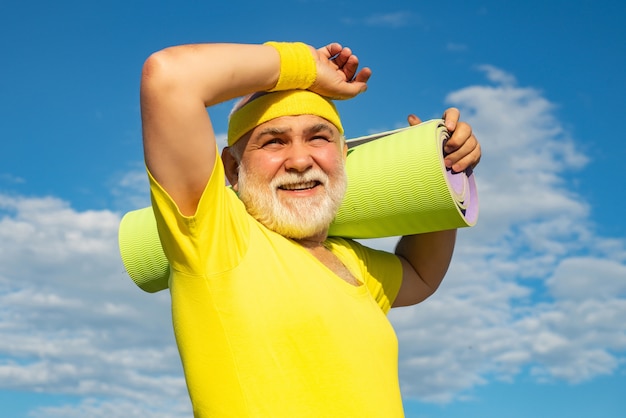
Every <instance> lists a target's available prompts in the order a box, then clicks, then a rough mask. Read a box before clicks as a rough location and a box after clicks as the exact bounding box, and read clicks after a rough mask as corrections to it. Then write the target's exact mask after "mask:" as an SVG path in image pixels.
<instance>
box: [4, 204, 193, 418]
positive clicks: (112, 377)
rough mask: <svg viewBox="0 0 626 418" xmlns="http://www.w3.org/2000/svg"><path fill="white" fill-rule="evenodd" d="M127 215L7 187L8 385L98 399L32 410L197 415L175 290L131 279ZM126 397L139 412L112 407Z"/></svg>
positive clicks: (52, 413)
mask: <svg viewBox="0 0 626 418" xmlns="http://www.w3.org/2000/svg"><path fill="white" fill-rule="evenodd" d="M119 221H120V218H119V215H118V214H115V213H113V212H109V211H85V212H77V211H75V210H73V209H72V208H71V207H70V206H69V205H68V204H67V203H66V202H63V201H61V200H59V199H55V198H15V197H8V196H4V195H0V240H1V241H0V242H2V245H1V246H0V266H2V267H0V389H14V390H18V389H19V390H25V391H37V392H51V393H52V392H53V393H61V394H66V395H79V396H81V397H84V398H85V399H96V401H94V402H93V403H90V401H85V402H86V403H84V404H82V405H78V406H72V405H68V406H66V407H62V408H60V409H55V408H48V409H41V410H37V411H34V412H33V416H41V417H43V416H48V417H54V416H66V417H67V416H109V417H114V416H119V417H122V416H154V417H158V416H169V417H174V416H181V417H182V416H189V415H190V409H189V406H188V399H187V393H186V388H185V383H184V379H183V378H182V371H181V368H180V361H179V359H178V353H177V350H176V347H175V344H174V341H173V336H172V332H171V323H170V319H169V300H168V294H167V293H166V292H163V293H161V294H158V295H147V294H145V293H143V292H141V291H140V290H139V289H138V288H136V287H135V286H134V285H133V284H132V282H130V281H129V280H128V278H127V277H126V274H125V272H124V268H123V266H122V264H121V261H120V258H119V254H118V249H117V227H118V224H119ZM166 399H167V400H166ZM124 404H128V405H129V406H130V405H131V404H132V405H133V406H132V408H130V409H129V411H133V410H134V411H138V412H137V413H135V414H134V415H133V414H130V413H126V412H122V411H120V410H119V409H118V411H120V412H117V413H108V412H107V413H105V411H107V410H108V409H107V408H106V406H107V405H108V407H109V408H110V407H111V406H112V405H124ZM156 405H159V406H162V408H159V409H160V410H161V412H159V413H156V412H154V413H149V414H147V413H146V411H151V410H152V408H153V407H154V406H156ZM96 406H97V407H96ZM93 408H96V409H97V408H100V409H101V410H102V411H101V412H100V413H95V412H94V413H92V409H93ZM72 411H73V412H72ZM87 411H88V412H87ZM155 411H156V409H155ZM173 411H178V412H177V413H174V412H173Z"/></svg>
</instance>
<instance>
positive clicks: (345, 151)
mask: <svg viewBox="0 0 626 418" xmlns="http://www.w3.org/2000/svg"><path fill="white" fill-rule="evenodd" d="M346 158H348V144H346V142H345V141H344V142H343V162H344V163H345V162H346Z"/></svg>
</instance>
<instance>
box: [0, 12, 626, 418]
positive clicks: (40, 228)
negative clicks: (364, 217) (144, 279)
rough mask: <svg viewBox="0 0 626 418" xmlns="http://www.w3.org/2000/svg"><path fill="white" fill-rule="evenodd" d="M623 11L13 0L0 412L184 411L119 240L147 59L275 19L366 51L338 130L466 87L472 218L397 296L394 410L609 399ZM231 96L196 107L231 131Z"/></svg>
mask: <svg viewBox="0 0 626 418" xmlns="http://www.w3.org/2000/svg"><path fill="white" fill-rule="evenodd" d="M625 21H626V4H625V3H624V2H622V1H617V0H615V1H602V0H600V1H593V2H592V1H560V0H559V1H541V2H539V1H533V0H530V1H525V2H508V1H477V2H474V1H456V0H453V1H449V2H444V3H442V2H416V1H387V2H373V1H359V2H343V1H326V0H295V1H288V2H272V1H267V2H257V1H255V2H253V1H241V2H237V1H232V2H223V3H217V4H216V2H208V1H204V2H201V1H186V2H183V1H180V2H173V1H172V2H165V1H150V2H149V1H116V0H112V1H108V2H96V1H58V2H44V1H28V0H25V1H21V2H3V3H2V4H0V47H1V51H2V58H0V62H1V63H2V65H1V66H0V75H2V76H1V77H0V410H2V411H3V412H2V416H3V417H4V416H6V417H10V418H14V417H15V418H22V417H24V418H25V417H34V418H44V417H45V418H57V417H65V418H67V417H70V418H71V417H109V418H110V417H113V418H116V417H125V418H128V417H131V418H132V417H155V418H161V417H189V416H191V413H190V407H189V402H188V399H187V394H186V390H185V386H184V380H183V378H182V372H181V370H180V362H179V359H178V354H177V351H176V348H175V344H174V341H173V337H172V332H171V325H170V322H169V296H168V295H167V293H165V292H161V293H158V294H146V293H142V292H141V291H140V290H139V289H138V288H136V287H134V285H133V284H132V283H131V282H130V280H129V279H128V278H127V277H126V275H125V273H124V269H123V266H122V265H121V261H120V260H119V255H118V249H117V241H116V240H117V226H118V223H119V220H120V218H121V216H122V215H123V214H124V213H125V212H126V211H129V210H132V209H136V208H140V207H144V206H146V205H147V204H148V194H147V183H146V178H145V173H144V172H143V163H142V151H141V126H140V115H139V106H138V84H139V75H140V71H141V66H142V64H143V61H144V60H145V58H146V57H147V56H148V55H149V54H150V53H151V52H153V51H156V50H158V49H161V48H163V47H166V46H169V45H173V44H180V43H190V42H249V43H262V42H264V41H267V40H300V41H304V42H307V43H310V44H313V45H316V46H321V45H324V44H326V43H329V42H333V41H338V42H341V43H343V44H344V45H348V46H350V47H351V48H352V49H353V50H354V51H355V52H356V53H357V55H359V57H360V59H361V61H362V63H363V64H364V65H367V66H370V67H371V68H372V70H373V76H372V79H371V81H370V87H369V90H368V92H367V93H366V94H364V95H362V96H359V97H358V98H357V99H354V100H351V101H348V102H342V103H340V104H339V110H340V112H341V114H342V116H343V121H344V127H345V128H346V131H347V135H348V136H349V137H356V136H360V135H364V134H368V133H373V132H377V131H382V130H387V129H392V128H396V127H399V126H402V125H404V124H405V117H406V115H407V114H408V113H410V112H413V113H416V114H418V115H420V116H421V117H422V118H423V119H429V118H434V117H438V116H440V115H441V113H442V112H443V110H444V109H445V108H446V107H449V106H456V107H459V108H460V109H461V112H462V118H463V119H465V120H467V121H468V122H470V123H471V124H472V126H473V127H474V130H475V132H476V135H477V137H478V138H479V140H480V141H481V143H482V146H483V152H484V157H483V160H482V162H481V164H480V166H479V168H478V170H477V173H476V175H477V182H478V187H479V193H480V200H481V214H480V219H479V222H478V225H477V226H475V227H473V228H471V229H465V230H462V231H461V232H460V234H459V235H460V236H459V244H458V247H457V251H456V254H455V259H454V262H453V264H452V266H451V269H450V271H449V274H448V277H447V278H446V279H445V281H444V283H443V285H442V287H441V288H440V290H439V291H438V292H437V293H436V294H435V295H434V296H433V297H432V298H430V299H429V300H428V301H426V302H424V303H423V304H420V305H418V306H416V307H411V308H403V309H400V310H397V311H393V312H392V313H391V315H390V318H391V320H392V322H393V324H394V327H395V328H396V331H397V334H398V337H399V340H400V376H401V384H402V391H403V396H404V399H405V409H406V413H407V417H411V418H439V417H447V418H455V417H482V418H489V417H512V418H517V417H528V416H536V417H561V416H568V417H588V416H599V417H600V416H601V417H609V418H612V417H621V416H623V415H624V413H625V411H626V401H625V400H624V397H623V388H624V387H626V365H625V361H626V221H625V220H624V218H623V213H624V209H623V208H624V207H625V206H626V195H625V193H624V191H625V187H624V170H623V167H622V164H623V162H624V160H626V141H624V140H623V138H622V136H623V135H622V134H621V131H622V129H624V128H623V121H624V113H625V111H626V82H625V78H624V68H626V46H625V45H626V43H625V42H624V39H626V29H625V26H624V22H625ZM229 110H230V103H227V104H223V105H219V106H216V107H215V108H213V109H210V112H211V114H212V116H213V120H214V122H215V129H216V131H217V132H218V133H219V134H220V135H222V136H223V133H224V132H225V130H226V123H225V122H226V115H227V114H228V111H229ZM371 245H373V246H376V247H379V248H390V247H391V246H392V245H393V240H392V239H383V240H374V241H372V242H371Z"/></svg>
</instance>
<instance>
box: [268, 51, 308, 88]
mask: <svg viewBox="0 0 626 418" xmlns="http://www.w3.org/2000/svg"><path fill="white" fill-rule="evenodd" d="M264 45H269V46H271V47H274V48H276V50H277V51H278V54H279V55H280V75H279V76H278V81H277V82H276V85H275V86H274V88H272V89H270V90H269V91H279V90H295V89H302V90H305V89H308V88H309V87H311V85H313V83H314V82H315V79H316V78H317V67H316V65H315V58H313V54H312V53H311V49H310V48H309V46H307V45H306V44H304V43H302V42H266V43H265V44H264Z"/></svg>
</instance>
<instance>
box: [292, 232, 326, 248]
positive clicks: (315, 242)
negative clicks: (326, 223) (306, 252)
mask: <svg viewBox="0 0 626 418" xmlns="http://www.w3.org/2000/svg"><path fill="white" fill-rule="evenodd" d="M326 238H328V234H327V231H324V232H322V233H319V234H317V235H313V236H311V237H305V238H292V240H293V241H295V242H297V243H298V244H300V245H301V246H303V247H305V248H318V247H322V246H323V245H324V241H326Z"/></svg>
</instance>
